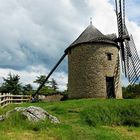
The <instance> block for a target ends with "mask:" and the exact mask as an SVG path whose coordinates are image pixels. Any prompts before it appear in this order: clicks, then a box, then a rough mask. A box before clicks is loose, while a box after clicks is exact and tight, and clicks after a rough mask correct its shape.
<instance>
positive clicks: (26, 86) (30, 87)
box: [22, 84, 33, 94]
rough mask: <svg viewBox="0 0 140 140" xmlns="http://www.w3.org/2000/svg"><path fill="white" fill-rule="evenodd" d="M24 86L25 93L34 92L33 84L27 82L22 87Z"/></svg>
mask: <svg viewBox="0 0 140 140" xmlns="http://www.w3.org/2000/svg"><path fill="white" fill-rule="evenodd" d="M22 88H23V93H24V94H32V93H33V87H32V85H31V84H27V85H25V86H23V87H22Z"/></svg>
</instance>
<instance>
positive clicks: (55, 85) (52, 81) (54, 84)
mask: <svg viewBox="0 0 140 140" xmlns="http://www.w3.org/2000/svg"><path fill="white" fill-rule="evenodd" d="M50 84H51V87H52V88H53V90H54V91H56V90H57V89H58V87H57V85H58V84H57V83H56V81H55V80H54V79H53V78H52V80H51V81H50Z"/></svg>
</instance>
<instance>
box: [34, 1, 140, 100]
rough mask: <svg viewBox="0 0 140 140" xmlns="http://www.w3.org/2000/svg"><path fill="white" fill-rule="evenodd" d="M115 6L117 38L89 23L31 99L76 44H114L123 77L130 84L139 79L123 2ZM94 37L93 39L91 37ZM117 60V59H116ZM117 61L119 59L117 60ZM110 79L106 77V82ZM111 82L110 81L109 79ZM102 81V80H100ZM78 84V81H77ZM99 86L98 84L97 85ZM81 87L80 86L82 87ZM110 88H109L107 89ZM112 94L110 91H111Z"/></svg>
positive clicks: (138, 69)
mask: <svg viewBox="0 0 140 140" xmlns="http://www.w3.org/2000/svg"><path fill="white" fill-rule="evenodd" d="M115 5H116V16H117V25H118V37H113V38H112V39H110V37H109V36H107V35H106V36H105V35H103V34H102V33H101V32H100V31H99V30H97V29H96V28H95V27H94V26H92V22H90V26H88V27H87V28H86V30H85V31H84V32H83V33H82V34H81V35H80V36H79V38H77V40H76V41H75V42H73V43H72V44H71V45H70V46H69V47H68V48H67V49H66V50H65V51H64V54H63V55H62V57H61V58H60V60H59V61H58V62H57V64H56V65H55V66H54V68H53V69H52V70H51V71H50V73H49V74H48V76H47V77H46V79H45V80H44V82H43V83H42V84H41V85H40V86H39V88H38V89H37V90H36V92H35V94H34V95H33V97H35V96H36V95H37V93H38V92H39V90H40V89H41V88H42V87H43V85H44V84H45V83H46V81H47V80H48V79H49V77H50V76H51V74H52V73H53V72H54V71H55V69H56V68H57V67H58V66H59V64H60V63H61V62H62V61H63V59H64V58H65V57H66V56H67V55H69V54H71V47H73V46H76V45H77V44H78V45H79V44H82V43H91V42H94V43H97V42H98V43H103V42H105V43H109V44H114V45H115V46H119V49H120V57H121V64H122V71H123V72H124V74H125V76H126V77H127V78H128V80H129V82H130V83H131V84H135V83H136V82H137V81H138V80H139V77H140V59H139V56H138V53H137V50H136V46H135V43H134V40H133V37H132V35H129V33H128V31H127V27H126V24H125V0H115ZM93 36H94V37H93ZM111 55H112V54H111V53H109V54H107V57H108V58H109V59H110V58H111ZM116 58H117V57H116ZM118 61H119V59H118ZM116 64H118V65H117V66H119V63H116ZM92 78H93V77H92ZM108 78H109V79H110V77H106V82H108V80H109V79H108ZM111 80H112V79H111ZM101 81H102V79H101ZM78 82H79V81H78ZM99 84H100V83H99ZM82 86H83V85H81V87H82ZM109 88H110V87H109ZM111 92H112V91H111Z"/></svg>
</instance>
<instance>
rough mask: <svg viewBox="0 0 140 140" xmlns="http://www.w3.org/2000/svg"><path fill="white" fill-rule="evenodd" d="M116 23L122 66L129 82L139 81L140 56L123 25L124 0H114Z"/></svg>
mask: <svg viewBox="0 0 140 140" xmlns="http://www.w3.org/2000/svg"><path fill="white" fill-rule="evenodd" d="M115 3H116V16H117V23H118V44H119V46H120V52H121V58H122V59H121V60H122V68H123V71H124V73H125V76H126V77H127V78H128V80H129V82H130V83H131V84H135V83H136V82H139V78H140V58H139V56H138V52H137V50H136V46H135V43H134V40H133V36H132V35H131V36H129V33H128V31H127V28H126V25H125V0H115Z"/></svg>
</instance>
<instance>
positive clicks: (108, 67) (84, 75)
mask: <svg viewBox="0 0 140 140" xmlns="http://www.w3.org/2000/svg"><path fill="white" fill-rule="evenodd" d="M115 5H116V16H117V25H118V37H117V36H116V35H115V34H111V35H103V34H102V33H101V32H100V31H99V30H98V29H96V28H95V27H94V26H93V25H92V23H90V25H89V26H88V27H87V28H86V29H85V30H84V31H83V33H82V34H81V35H80V36H79V37H78V38H77V39H76V40H75V41H74V42H73V43H72V44H71V45H70V46H69V47H68V48H67V49H66V50H65V52H64V54H63V56H62V57H61V58H60V60H59V61H58V62H57V64H56V65H55V66H54V67H53V69H52V70H51V71H50V73H49V74H48V75H47V76H46V79H45V80H44V82H43V83H42V84H41V85H40V86H39V88H38V89H37V90H36V92H35V94H34V95H33V97H35V96H36V94H37V93H38V92H39V90H40V89H41V88H42V87H43V85H44V84H45V82H46V81H47V80H48V78H49V77H50V76H51V74H52V73H53V72H54V71H55V69H56V68H57V67H58V65H59V64H60V63H61V62H62V60H63V59H64V58H65V56H67V55H68V93H69V98H122V90H121V86H120V60H119V58H121V66H122V71H123V73H124V75H125V77H126V78H127V79H128V80H129V82H130V84H135V83H139V81H140V58H139V55H138V52H137V49H136V46H135V43H134V40H133V37H132V35H129V33H128V30H127V27H126V24H125V0H115Z"/></svg>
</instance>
